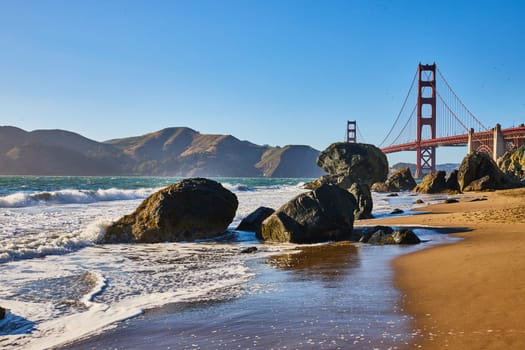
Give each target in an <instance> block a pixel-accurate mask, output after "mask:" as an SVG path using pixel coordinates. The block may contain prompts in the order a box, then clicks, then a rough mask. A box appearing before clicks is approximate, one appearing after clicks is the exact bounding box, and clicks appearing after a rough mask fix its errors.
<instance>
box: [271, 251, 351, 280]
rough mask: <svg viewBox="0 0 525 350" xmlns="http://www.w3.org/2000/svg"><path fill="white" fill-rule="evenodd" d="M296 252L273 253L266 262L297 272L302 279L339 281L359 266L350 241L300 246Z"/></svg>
mask: <svg viewBox="0 0 525 350" xmlns="http://www.w3.org/2000/svg"><path fill="white" fill-rule="evenodd" d="M300 249H301V251H300V252H298V253H289V254H282V255H274V256H271V257H268V258H267V260H266V261H267V263H268V264H270V265H271V266H274V267H276V268H279V269H283V270H290V271H293V272H296V273H298V274H299V276H298V277H299V278H300V279H303V280H320V281H325V282H330V281H334V282H335V281H341V280H343V279H344V277H345V276H347V275H349V274H350V272H351V270H353V269H355V268H358V267H359V266H360V264H361V263H360V259H359V251H358V249H357V247H356V246H355V245H354V244H353V243H350V242H337V243H329V244H322V245H315V246H305V247H301V248H300Z"/></svg>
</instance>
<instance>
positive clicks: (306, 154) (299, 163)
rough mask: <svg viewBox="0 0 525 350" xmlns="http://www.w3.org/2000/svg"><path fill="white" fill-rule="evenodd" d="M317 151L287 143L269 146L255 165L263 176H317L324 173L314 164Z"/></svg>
mask: <svg viewBox="0 0 525 350" xmlns="http://www.w3.org/2000/svg"><path fill="white" fill-rule="evenodd" d="M318 155H319V151H317V150H315V149H313V148H312V147H310V146H294V145H289V146H285V147H283V148H280V147H277V148H274V147H272V148H269V149H268V150H267V151H266V152H264V154H263V155H262V158H261V161H260V162H258V163H257V164H256V165H255V166H256V167H257V168H258V169H261V171H262V172H263V174H264V176H270V177H319V176H321V175H323V174H324V172H323V171H322V169H321V168H319V167H312V166H311V164H316V161H317V156H318Z"/></svg>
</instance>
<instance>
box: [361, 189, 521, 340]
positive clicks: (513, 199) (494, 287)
mask: <svg viewBox="0 0 525 350" xmlns="http://www.w3.org/2000/svg"><path fill="white" fill-rule="evenodd" d="M457 198H458V200H459V202H458V203H448V204H436V205H431V206H427V207H423V208H420V209H419V210H420V211H422V212H423V213H422V214H420V215H412V216H404V217H392V218H387V219H383V220H374V221H371V222H370V224H372V223H373V224H374V225H375V224H386V225H408V226H412V225H413V226H416V225H425V226H431V227H450V228H453V231H454V229H455V231H456V232H461V233H455V235H457V236H459V237H462V238H463V240H462V241H460V242H458V243H454V244H447V245H442V246H438V247H435V248H431V249H425V250H422V251H417V252H415V253H412V254H408V255H403V256H401V257H399V258H397V259H396V260H394V262H393V266H394V270H395V273H396V285H397V287H398V288H399V289H400V290H401V295H402V303H403V306H404V308H405V311H406V312H408V313H410V314H412V315H413V316H414V317H415V321H414V325H413V326H414V332H415V333H416V334H417V335H416V338H415V340H414V344H412V345H411V346H410V348H413V347H414V346H415V348H418V347H421V348H424V349H444V348H449V349H525V312H523V310H525V254H524V249H525V200H524V199H525V188H520V189H513V190H502V191H496V192H469V193H465V194H461V195H457ZM366 223H367V221H363V222H362V223H361V224H366Z"/></svg>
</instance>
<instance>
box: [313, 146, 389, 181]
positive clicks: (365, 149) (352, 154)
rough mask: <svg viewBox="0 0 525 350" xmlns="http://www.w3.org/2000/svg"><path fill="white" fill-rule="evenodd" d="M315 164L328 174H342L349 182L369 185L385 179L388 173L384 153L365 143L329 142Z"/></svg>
mask: <svg viewBox="0 0 525 350" xmlns="http://www.w3.org/2000/svg"><path fill="white" fill-rule="evenodd" d="M317 165H319V166H320V167H321V168H323V169H324V170H325V171H326V172H328V173H329V174H330V175H343V176H344V178H347V179H348V183H350V184H352V183H354V182H357V183H360V184H367V185H368V186H371V185H372V184H373V183H374V182H381V181H385V180H386V178H387V175H388V160H387V158H386V156H385V154H384V153H383V152H381V150H380V149H379V148H377V147H376V146H374V145H369V144H365V143H348V142H338V143H334V144H331V145H330V146H328V148H326V149H325V150H324V151H322V152H321V153H320V154H319V157H318V158H317ZM340 187H343V186H340ZM346 188H349V186H348V187H346Z"/></svg>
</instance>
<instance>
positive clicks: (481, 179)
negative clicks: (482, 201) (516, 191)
mask: <svg viewBox="0 0 525 350" xmlns="http://www.w3.org/2000/svg"><path fill="white" fill-rule="evenodd" d="M458 183H459V187H460V188H461V190H462V191H483V190H492V189H504V188H513V187H517V186H519V183H517V181H513V180H512V179H511V178H510V177H509V176H507V175H505V174H504V173H503V172H502V171H501V170H500V168H499V167H498V165H497V164H496V162H495V161H494V160H493V159H492V158H491V157H490V156H489V155H488V154H486V153H483V152H473V153H471V154H468V155H467V156H466V157H465V158H463V161H462V162H461V165H460V167H459V171H458ZM471 183H473V184H472V185H471Z"/></svg>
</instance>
